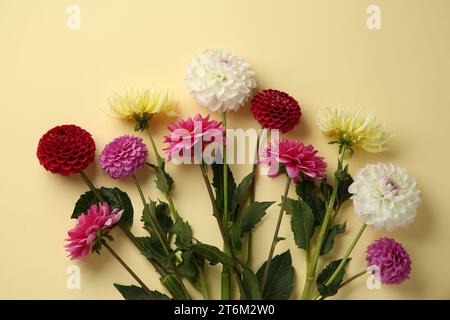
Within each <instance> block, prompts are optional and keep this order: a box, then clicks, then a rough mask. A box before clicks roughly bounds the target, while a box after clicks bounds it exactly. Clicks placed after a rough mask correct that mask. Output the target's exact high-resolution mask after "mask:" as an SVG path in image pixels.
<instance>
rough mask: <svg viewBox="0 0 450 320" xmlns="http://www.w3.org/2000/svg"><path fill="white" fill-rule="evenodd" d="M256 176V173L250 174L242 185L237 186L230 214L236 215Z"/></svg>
mask: <svg viewBox="0 0 450 320" xmlns="http://www.w3.org/2000/svg"><path fill="white" fill-rule="evenodd" d="M254 176H255V174H254V172H251V173H249V174H248V175H247V176H245V177H244V179H242V181H241V183H239V185H238V186H237V188H236V189H235V190H234V193H233V200H232V202H231V210H230V212H233V213H235V212H236V210H237V209H238V207H239V205H240V203H241V202H242V201H243V200H244V198H245V196H246V195H247V193H248V192H247V191H248V190H249V188H250V185H251V184H252V181H253V177H254Z"/></svg>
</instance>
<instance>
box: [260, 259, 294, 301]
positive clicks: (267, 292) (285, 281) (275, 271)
mask: <svg viewBox="0 0 450 320" xmlns="http://www.w3.org/2000/svg"><path fill="white" fill-rule="evenodd" d="M266 265H267V262H264V264H263V265H262V266H261V267H260V268H259V270H258V272H257V273H256V276H257V278H258V279H259V282H261V281H262V278H263V274H264V270H265V269H266ZM293 281H294V268H293V267H292V258H291V252H290V251H289V250H287V251H286V252H284V253H282V254H280V255H277V256H275V257H274V258H273V259H272V261H271V263H270V267H269V273H268V274H267V279H266V283H265V286H264V289H263V292H262V295H263V298H264V300H287V299H289V297H290V295H291V293H292V289H293Z"/></svg>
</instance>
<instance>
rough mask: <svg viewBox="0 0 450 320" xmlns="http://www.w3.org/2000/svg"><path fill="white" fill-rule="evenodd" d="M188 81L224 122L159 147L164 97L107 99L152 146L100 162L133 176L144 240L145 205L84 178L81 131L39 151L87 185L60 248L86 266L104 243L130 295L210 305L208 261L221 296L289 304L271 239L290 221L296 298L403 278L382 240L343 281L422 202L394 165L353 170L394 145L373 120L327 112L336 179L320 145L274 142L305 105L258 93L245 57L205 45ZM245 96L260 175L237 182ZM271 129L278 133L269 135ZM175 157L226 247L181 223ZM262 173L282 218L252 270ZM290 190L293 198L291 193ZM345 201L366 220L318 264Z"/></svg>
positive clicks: (74, 129) (68, 128) (167, 99)
mask: <svg viewBox="0 0 450 320" xmlns="http://www.w3.org/2000/svg"><path fill="white" fill-rule="evenodd" d="M185 82H186V86H187V87H188V90H189V92H190V94H192V95H193V97H194V99H195V101H196V102H197V103H198V104H199V105H200V106H202V107H205V108H207V109H208V110H209V111H211V112H220V113H221V117H222V121H221V122H219V121H216V120H213V119H211V118H210V116H209V115H206V116H204V115H201V114H197V115H195V116H194V117H188V118H184V119H179V120H178V121H176V122H174V123H172V124H170V125H169V126H168V134H167V135H166V136H165V137H164V143H165V144H166V148H165V149H164V150H163V151H160V150H158V148H157V146H156V143H155V141H154V138H153V135H152V118H153V116H154V115H156V114H166V115H171V116H176V115H177V112H176V110H175V109H176V103H175V100H174V98H173V95H172V93H171V92H170V91H169V90H166V89H159V88H156V87H152V88H149V89H145V90H135V89H132V90H126V91H124V92H122V93H117V94H115V95H114V96H113V97H112V99H110V101H109V108H108V110H107V112H108V113H109V114H110V115H111V116H113V117H116V118H119V119H126V120H133V121H134V122H135V127H134V129H135V131H138V132H139V131H146V132H147V133H148V139H149V147H148V146H147V144H146V143H145V142H144V140H143V139H142V138H140V137H138V136H135V135H122V136H120V137H117V138H116V139H114V140H113V141H111V142H110V143H108V144H107V145H106V146H105V147H104V148H103V150H102V152H101V153H100V156H99V158H98V163H99V165H100V167H101V168H102V169H103V170H104V171H105V172H106V173H107V174H108V175H109V176H110V177H111V178H112V179H131V180H132V181H133V183H134V184H135V186H136V191H137V192H138V193H139V196H140V199H141V201H142V204H140V205H139V206H142V216H141V217H140V222H141V223H142V227H143V229H144V232H145V235H143V236H136V235H135V234H134V233H133V232H132V231H131V226H132V224H133V223H135V222H136V219H135V216H134V208H136V206H137V205H136V204H134V205H133V204H132V203H131V201H130V198H129V197H128V195H127V193H126V192H124V191H123V190H120V189H118V188H116V187H112V188H111V187H97V186H95V184H94V183H93V182H92V181H91V180H90V178H89V177H88V176H87V175H86V174H85V172H84V170H85V169H86V168H87V167H88V166H89V165H90V164H91V163H92V162H93V161H94V159H95V151H96V146H95V143H94V140H93V138H92V136H91V134H90V133H89V132H87V131H86V130H84V129H82V128H80V127H79V126H76V125H61V126H57V127H55V128H53V129H51V130H49V131H48V132H47V133H46V134H44V135H43V136H42V138H41V139H40V141H39V145H38V149H37V157H38V159H39V162H40V163H41V165H42V166H43V167H44V168H45V169H46V170H48V171H50V172H51V173H57V174H61V175H63V176H67V175H71V174H79V175H80V176H81V178H82V179H83V181H84V182H85V183H86V185H87V188H88V190H87V192H85V193H83V194H82V195H81V196H80V197H79V199H78V201H77V202H76V203H75V206H74V210H73V213H72V216H71V218H73V219H76V225H75V227H74V228H73V229H71V230H69V232H68V236H67V239H66V241H67V245H66V246H65V248H66V250H67V252H68V256H69V258H70V259H72V260H77V261H79V260H83V259H85V258H87V257H88V256H89V255H90V254H91V253H92V252H96V253H100V252H101V251H102V249H103V248H104V249H105V250H106V251H108V252H109V253H110V254H111V255H112V256H113V257H114V258H115V259H116V260H117V261H118V262H119V263H120V264H121V265H122V266H123V267H124V269H125V270H126V271H127V272H128V273H129V274H130V275H131V276H132V278H133V279H134V281H136V283H135V284H129V285H123V284H114V286H115V287H116V289H117V290H119V292H120V293H121V294H122V295H123V297H124V298H125V299H152V300H160V299H180V300H188V299H192V296H193V292H194V291H198V292H200V293H201V295H202V296H203V298H204V299H211V298H212V297H211V296H210V294H209V286H210V283H211V279H210V277H209V276H208V273H207V272H206V270H207V268H208V264H210V265H216V264H220V265H221V268H222V273H221V298H222V299H232V298H234V297H235V296H234V295H233V287H236V288H237V289H238V292H239V298H240V299H267V300H273V299H278V300H281V299H289V298H290V297H291V295H292V293H293V292H292V291H293V288H294V268H293V267H292V261H291V254H290V250H287V251H285V252H283V253H277V252H276V246H277V244H278V243H279V242H280V241H282V240H284V238H283V237H281V236H280V234H279V230H280V226H281V225H282V223H283V217H284V216H285V215H287V218H288V219H289V220H290V225H291V229H292V232H293V238H294V242H295V245H296V246H297V247H298V248H299V249H300V250H304V251H305V256H306V259H305V260H306V261H305V270H306V278H305V279H299V281H300V283H301V285H300V286H296V287H299V288H301V287H303V290H302V291H301V299H316V300H319V299H325V298H327V297H330V296H333V295H335V294H336V293H337V292H338V291H339V290H341V288H342V287H344V286H345V285H346V284H347V283H349V282H351V281H353V280H355V279H357V278H359V277H361V276H363V275H365V274H373V275H374V276H375V278H376V279H377V280H378V281H380V282H381V283H383V284H399V283H401V282H403V281H404V280H406V279H408V277H409V275H410V272H411V260H410V257H409V255H408V253H407V252H406V250H405V249H404V248H403V246H402V245H401V244H399V243H397V242H396V241H395V240H393V239H391V238H388V237H381V238H380V239H378V240H376V241H375V242H374V243H372V244H371V245H369V246H368V247H367V255H366V260H367V269H366V270H362V271H361V272H360V273H358V274H355V275H347V274H346V266H347V265H348V263H350V257H351V254H352V251H353V249H354V247H355V244H356V243H357V242H358V240H359V239H360V238H361V236H362V234H363V232H364V230H365V229H366V228H367V226H369V227H373V228H377V229H385V230H386V231H389V232H390V231H393V230H394V229H396V228H397V227H404V226H406V225H408V224H409V223H411V222H412V221H413V219H414V217H415V215H416V209H417V207H418V206H419V204H420V197H419V190H418V189H417V187H416V182H415V180H414V178H412V177H411V176H409V175H408V173H407V172H406V170H405V169H404V168H402V167H400V166H397V165H394V164H391V163H376V164H368V165H366V166H365V167H363V168H361V169H360V170H359V171H358V172H357V174H356V175H355V176H354V177H352V176H351V175H350V173H349V162H350V160H351V157H352V155H353V153H354V152H360V151H361V149H362V150H365V151H367V152H382V151H384V150H386V149H387V143H388V141H389V139H390V137H389V136H388V135H387V134H386V133H385V131H384V128H383V126H381V125H380V124H378V123H377V122H376V119H375V117H374V116H373V115H369V114H365V113H364V112H363V111H361V110H354V111H350V110H344V109H340V108H324V109H320V110H319V113H318V117H317V125H318V128H319V129H320V130H321V131H322V132H323V133H324V134H325V135H326V136H328V137H329V138H330V141H329V143H330V144H335V145H336V146H337V169H336V171H335V172H334V173H330V172H327V163H326V161H325V159H324V158H323V157H321V156H320V155H319V154H318V151H317V149H316V148H315V147H314V146H312V145H305V144H304V143H303V142H301V141H299V140H291V139H287V138H284V137H280V134H284V133H286V132H289V131H290V130H292V129H293V128H294V127H296V126H297V125H298V124H299V123H300V119H301V117H302V111H301V108H300V105H299V103H298V102H297V101H296V99H294V98H293V97H292V96H290V95H289V94H287V93H285V92H282V91H279V90H273V89H269V90H262V91H260V92H258V93H255V88H256V79H255V72H254V71H253V70H252V69H251V68H250V65H249V64H248V63H247V62H246V61H245V60H243V59H242V58H240V57H238V56H235V55H233V54H231V53H229V52H226V51H222V50H207V51H205V52H203V53H202V54H200V55H198V56H197V57H195V58H194V59H193V60H192V62H191V63H190V65H189V66H188V68H187V73H186V76H185ZM247 101H250V104H251V111H252V114H253V116H254V118H255V119H256V120H257V122H258V123H259V126H258V127H259V128H258V129H257V130H255V132H256V141H254V143H253V146H252V148H254V150H255V158H254V161H253V170H252V171H251V172H249V173H248V175H246V176H245V177H244V178H243V179H242V180H241V181H240V182H237V181H235V179H234V177H233V173H232V170H231V168H230V165H229V164H230V163H232V162H233V159H232V157H233V156H234V142H233V139H234V138H235V134H234V132H233V130H231V129H230V128H229V127H227V117H226V115H227V112H229V111H230V110H233V111H238V110H239V109H240V108H241V106H243V105H244V104H245V103H246V102H247ZM269 134H270V139H264V138H267V137H268V135H269ZM244 151H245V150H244ZM238 152H239V150H238ZM162 154H165V157H164V156H162ZM168 163H169V164H170V163H172V164H173V165H182V164H194V165H196V166H198V168H199V179H200V181H201V183H202V184H203V183H204V185H205V190H206V191H207V195H208V197H209V198H210V202H211V211H210V213H212V214H213V216H214V217H215V219H216V220H217V230H218V232H220V235H221V237H222V241H223V245H222V246H221V247H220V248H219V247H217V246H214V245H211V244H207V243H204V242H202V241H201V239H198V238H197V237H194V234H193V230H192V227H191V224H189V223H188V222H187V221H186V220H184V219H183V217H182V213H183V212H182V210H180V209H179V208H177V206H176V202H175V200H176V199H174V198H173V197H172V190H173V187H174V183H175V180H176V179H174V178H172V177H171V176H170V175H169V173H168V170H167V164H168ZM259 166H260V167H261V169H267V170H266V171H267V172H266V173H267V174H266V175H267V176H268V177H269V178H276V177H280V178H283V179H285V181H286V184H285V188H284V190H280V195H281V198H280V203H279V207H280V209H279V215H278V220H277V223H276V225H275V226H273V227H274V233H273V236H271V243H270V249H269V252H268V253H267V259H266V260H265V262H264V263H263V264H262V265H260V266H254V264H253V262H252V246H253V243H252V234H253V232H255V231H254V230H255V228H256V226H257V225H258V223H259V222H260V221H261V220H262V219H263V218H264V216H265V214H266V212H267V209H268V208H269V207H270V206H272V205H274V202H270V201H257V200H256V195H255V185H256V182H257V176H258V175H260V174H259V173H260V171H261V170H258V167H259ZM142 170H151V171H152V172H153V177H154V182H155V187H156V188H157V189H159V191H160V192H161V194H162V195H163V196H164V199H165V200H164V201H162V200H159V199H158V200H154V199H151V198H150V197H148V196H147V195H146V193H145V191H144V190H143V189H142V187H141V183H140V181H139V180H140V179H142V177H141V178H139V171H142ZM330 177H331V178H330ZM175 178H176V177H175ZM259 178H262V179H264V177H259ZM291 188H293V189H295V191H296V195H297V196H296V198H289V197H288V192H289V190H290V189H291ZM186 192H188V191H186ZM348 201H351V202H352V203H353V209H354V212H355V213H356V215H357V217H358V218H359V219H360V220H361V221H362V223H361V228H360V229H359V231H358V232H357V233H356V235H353V237H354V239H353V241H352V242H351V244H350V246H349V247H348V249H347V250H346V252H345V254H344V256H342V257H337V258H338V259H336V260H333V261H331V262H330V263H329V264H328V265H326V266H323V267H322V270H320V269H319V268H320V267H321V258H322V257H323V256H325V255H330V254H331V253H332V249H333V246H334V243H335V242H336V241H338V240H339V238H340V237H342V236H341V234H343V233H345V232H346V222H345V217H342V216H341V215H339V213H340V209H341V207H342V206H343V204H344V203H346V202H348ZM114 229H118V230H120V231H121V232H123V233H124V234H125V235H126V237H127V238H128V239H129V240H130V241H131V242H132V243H133V244H134V245H135V246H136V248H137V249H138V250H139V252H140V253H141V254H142V255H143V256H145V257H146V259H147V260H148V262H149V263H150V264H151V265H152V267H153V268H154V270H155V271H156V272H157V273H159V275H160V281H161V283H162V285H163V286H164V288H165V289H166V290H165V292H158V291H155V290H153V289H151V285H147V284H145V283H144V282H143V281H142V280H141V279H140V278H139V276H138V275H137V274H136V273H135V272H133V270H132V269H131V268H130V267H129V266H128V265H127V264H126V262H125V261H124V260H123V259H122V258H121V257H120V256H119V255H118V254H117V253H116V252H115V251H114V249H113V248H112V247H111V245H110V241H112V240H113V237H112V234H113V233H114V232H117V231H116V230H114ZM136 284H137V285H136Z"/></svg>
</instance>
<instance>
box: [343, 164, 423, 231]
mask: <svg viewBox="0 0 450 320" xmlns="http://www.w3.org/2000/svg"><path fill="white" fill-rule="evenodd" d="M348 191H349V192H350V193H351V194H352V197H351V199H352V200H353V206H354V210H355V213H356V215H358V216H359V217H360V218H361V219H362V220H363V221H364V222H365V223H366V224H368V225H373V226H374V227H375V228H384V229H386V230H387V231H392V230H394V229H395V228H397V227H402V226H406V225H408V224H410V223H411V222H412V221H413V220H414V217H415V216H416V212H417V207H418V206H419V204H420V202H421V200H420V196H419V193H420V191H419V189H417V186H416V180H415V179H414V178H413V177H411V176H410V175H408V173H407V172H406V170H405V169H404V168H402V167H400V166H397V165H394V164H392V163H377V164H369V165H367V166H365V167H364V168H362V169H360V170H359V172H358V173H357V175H356V176H355V177H354V182H353V183H352V185H350V187H349V189H348Z"/></svg>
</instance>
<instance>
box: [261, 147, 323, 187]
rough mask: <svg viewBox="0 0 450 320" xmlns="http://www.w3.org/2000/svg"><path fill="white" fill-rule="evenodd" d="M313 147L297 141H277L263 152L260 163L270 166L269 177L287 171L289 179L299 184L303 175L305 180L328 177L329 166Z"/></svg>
mask: <svg viewBox="0 0 450 320" xmlns="http://www.w3.org/2000/svg"><path fill="white" fill-rule="evenodd" d="M316 154H317V150H315V149H314V147H313V146H312V145H308V146H305V145H304V144H303V143H301V142H298V141H296V140H288V139H283V140H281V141H278V140H276V141H275V143H274V144H271V145H269V146H268V147H267V148H266V149H265V150H264V152H263V156H262V158H261V159H260V160H259V162H260V163H266V164H269V166H270V167H269V177H276V176H278V175H279V174H280V172H281V170H283V169H285V170H286V173H287V175H288V177H289V178H291V179H292V180H294V182H298V181H299V179H300V176H301V174H302V175H303V176H304V179H308V180H311V179H318V178H324V177H325V176H326V171H325V170H326V168H327V164H326V163H325V162H324V161H323V157H319V156H317V155H316Z"/></svg>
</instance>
